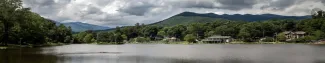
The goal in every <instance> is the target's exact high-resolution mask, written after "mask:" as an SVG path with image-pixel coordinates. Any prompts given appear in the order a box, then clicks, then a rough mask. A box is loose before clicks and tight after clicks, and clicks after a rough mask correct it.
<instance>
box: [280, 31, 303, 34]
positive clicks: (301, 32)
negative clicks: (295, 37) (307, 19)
mask: <svg viewBox="0 0 325 63" xmlns="http://www.w3.org/2000/svg"><path fill="white" fill-rule="evenodd" d="M283 33H284V34H289V33H294V34H306V32H304V31H296V32H292V31H285V32H283Z"/></svg>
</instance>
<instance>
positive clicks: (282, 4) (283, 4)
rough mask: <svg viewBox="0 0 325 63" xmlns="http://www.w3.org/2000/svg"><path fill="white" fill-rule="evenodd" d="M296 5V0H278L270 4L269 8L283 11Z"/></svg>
mask: <svg viewBox="0 0 325 63" xmlns="http://www.w3.org/2000/svg"><path fill="white" fill-rule="evenodd" d="M295 3H297V0H278V1H275V2H271V4H270V6H271V7H274V8H276V9H277V10H283V9H285V8H287V7H290V6H292V5H294V4H295Z"/></svg>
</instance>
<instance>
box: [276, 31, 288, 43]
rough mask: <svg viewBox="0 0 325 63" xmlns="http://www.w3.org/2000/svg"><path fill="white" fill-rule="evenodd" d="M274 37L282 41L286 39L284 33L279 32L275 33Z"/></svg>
mask: <svg viewBox="0 0 325 63" xmlns="http://www.w3.org/2000/svg"><path fill="white" fill-rule="evenodd" d="M276 39H277V40H278V41H281V42H284V41H286V36H285V34H284V33H279V34H277V36H276Z"/></svg>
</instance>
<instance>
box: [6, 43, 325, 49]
mask: <svg viewBox="0 0 325 63" xmlns="http://www.w3.org/2000/svg"><path fill="white" fill-rule="evenodd" d="M84 44H96V45H123V44H182V45H193V44H312V45H325V42H315V43H311V42H308V43H290V42H229V43H203V42H197V43H190V42H187V41H179V42H161V41H150V42H142V43H140V42H125V43H122V44H121V43H115V42H111V43H106V42H94V43H84ZM61 45H68V44H64V43H47V44H42V45H16V44H9V45H8V46H0V50H1V49H8V48H35V47H51V46H61Z"/></svg>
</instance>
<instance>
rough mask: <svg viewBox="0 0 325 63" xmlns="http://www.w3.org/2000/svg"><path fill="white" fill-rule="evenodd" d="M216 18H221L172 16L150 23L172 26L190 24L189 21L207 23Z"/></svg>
mask: <svg viewBox="0 0 325 63" xmlns="http://www.w3.org/2000/svg"><path fill="white" fill-rule="evenodd" d="M217 20H222V19H217V18H210V17H200V16H190V17H187V16H173V17H171V18H169V19H166V20H163V21H160V22H157V23H153V24H151V25H156V26H174V25H178V24H183V25H186V24H190V23H208V22H213V21H217Z"/></svg>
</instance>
